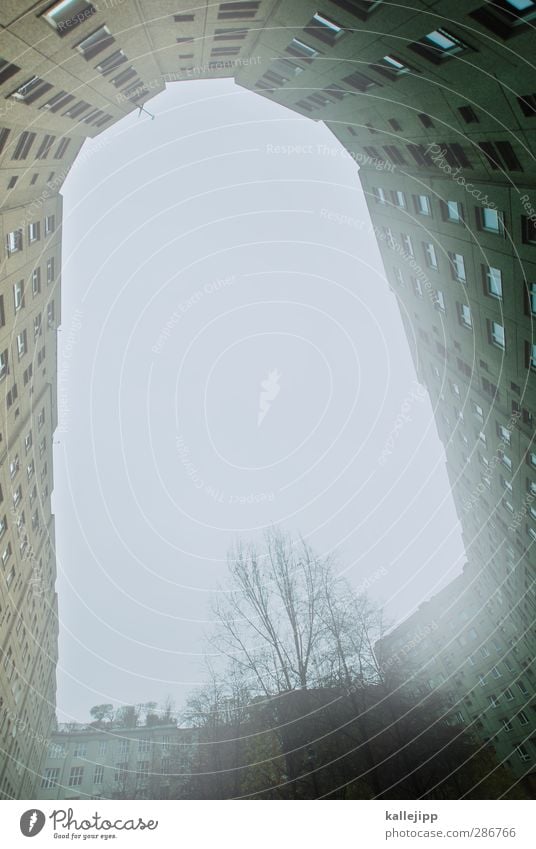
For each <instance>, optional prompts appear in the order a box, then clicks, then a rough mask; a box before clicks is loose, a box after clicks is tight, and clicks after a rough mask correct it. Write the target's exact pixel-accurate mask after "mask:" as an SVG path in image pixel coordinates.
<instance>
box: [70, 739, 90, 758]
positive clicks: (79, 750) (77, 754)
mask: <svg viewBox="0 0 536 849" xmlns="http://www.w3.org/2000/svg"><path fill="white" fill-rule="evenodd" d="M85 757H87V745H86V744H85V743H75V746H74V751H73V758H85Z"/></svg>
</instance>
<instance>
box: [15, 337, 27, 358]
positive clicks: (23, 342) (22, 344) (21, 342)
mask: <svg viewBox="0 0 536 849" xmlns="http://www.w3.org/2000/svg"><path fill="white" fill-rule="evenodd" d="M27 351H28V340H27V335H26V330H23V331H22V333H19V334H17V354H18V356H19V360H21V359H22V358H23V356H24V355H25V353H26V352H27Z"/></svg>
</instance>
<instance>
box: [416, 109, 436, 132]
mask: <svg viewBox="0 0 536 849" xmlns="http://www.w3.org/2000/svg"><path fill="white" fill-rule="evenodd" d="M417 118H418V119H419V121H420V122H421V124H422V125H423V127H426V128H427V129H428V128H429V127H433V126H435V125H434V122H433V121H432V119H431V118H430V116H429V115H427V114H426V112H419V113H418V114H417Z"/></svg>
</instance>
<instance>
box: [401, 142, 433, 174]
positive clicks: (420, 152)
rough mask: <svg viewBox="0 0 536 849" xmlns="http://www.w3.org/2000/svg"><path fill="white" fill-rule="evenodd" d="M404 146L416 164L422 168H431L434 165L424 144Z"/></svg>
mask: <svg viewBox="0 0 536 849" xmlns="http://www.w3.org/2000/svg"><path fill="white" fill-rule="evenodd" d="M406 147H407V149H408V151H409V153H410V154H411V156H412V157H413V159H414V160H415V162H416V163H417V165H421V166H422V167H423V168H432V167H433V166H434V161H433V159H432V157H431V156H430V154H429V153H428V151H427V150H426V148H425V147H424V145H422V144H408V145H406Z"/></svg>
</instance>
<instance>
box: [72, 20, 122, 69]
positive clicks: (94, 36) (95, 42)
mask: <svg viewBox="0 0 536 849" xmlns="http://www.w3.org/2000/svg"><path fill="white" fill-rule="evenodd" d="M114 42H115V38H114V37H113V35H112V34H111V32H110V30H109V29H108V27H107V26H106V25H103V26H101V27H99V28H98V29H96V30H94V32H92V33H91V34H90V35H88V36H86V38H84V39H83V40H82V41H80V42H79V43H78V44H77V45H76V49H77V50H78V52H79V53H81V54H82V56H83V57H84V59H85V60H86V61H88V62H89V60H90V59H93V57H94V56H96V55H97V54H98V53H100V52H101V51H102V50H105V49H106V48H107V47H109V46H110V45H111V44H113V43H114Z"/></svg>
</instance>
